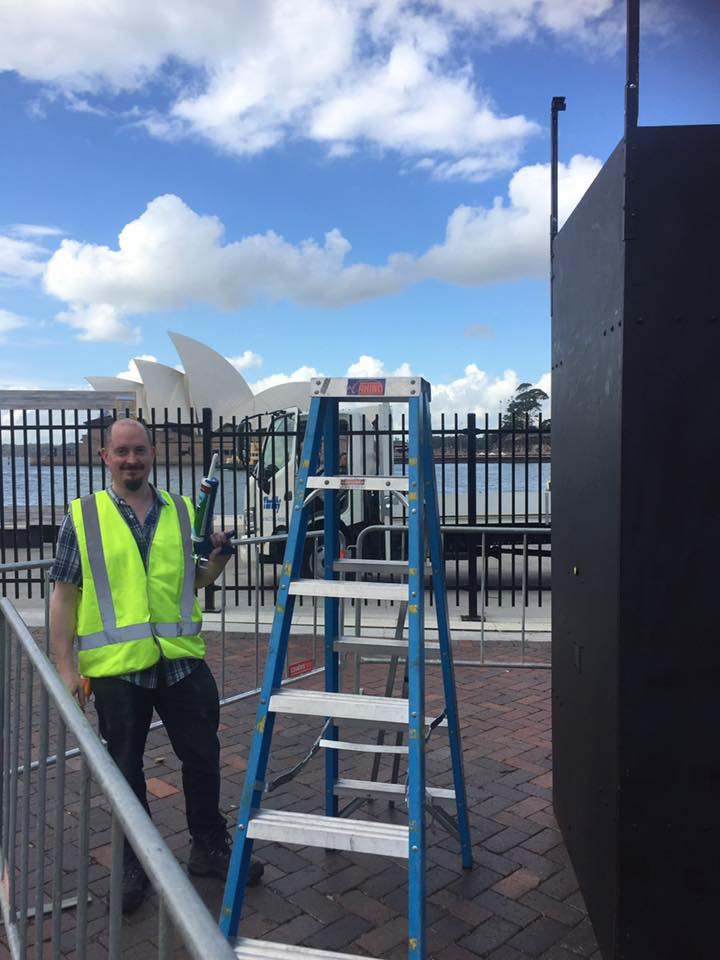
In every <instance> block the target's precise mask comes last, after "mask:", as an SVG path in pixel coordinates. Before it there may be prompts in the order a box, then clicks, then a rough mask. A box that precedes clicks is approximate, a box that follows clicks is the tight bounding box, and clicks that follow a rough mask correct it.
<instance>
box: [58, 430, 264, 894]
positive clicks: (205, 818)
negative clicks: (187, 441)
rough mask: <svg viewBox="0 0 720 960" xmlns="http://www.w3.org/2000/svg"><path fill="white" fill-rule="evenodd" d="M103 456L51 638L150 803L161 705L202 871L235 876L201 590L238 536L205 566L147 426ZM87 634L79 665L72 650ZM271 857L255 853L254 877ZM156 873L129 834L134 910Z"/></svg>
mask: <svg viewBox="0 0 720 960" xmlns="http://www.w3.org/2000/svg"><path fill="white" fill-rule="evenodd" d="M100 455H101V457H102V459H103V461H104V463H105V465H106V466H107V468H108V470H109V471H110V477H111V485H110V487H109V488H108V489H107V490H103V491H100V492H99V493H95V494H91V495H90V496H88V497H83V498H82V499H79V500H74V501H73V502H72V503H71V504H70V510H69V512H68V514H67V516H66V517H65V519H64V521H63V524H62V527H61V528H60V532H59V535H58V548H57V554H56V558H55V562H54V565H53V568H52V570H51V573H50V576H51V578H52V579H53V580H54V581H55V588H54V591H53V596H52V600H51V604H50V643H51V649H52V653H53V657H54V659H55V664H56V666H57V670H58V673H59V675H60V678H61V679H62V681H63V682H64V684H65V686H66V687H67V688H68V690H69V691H70V693H71V694H72V695H73V696H76V697H77V698H78V700H79V702H80V705H81V706H84V705H85V696H84V693H83V680H82V677H83V676H85V677H89V678H90V680H91V684H92V691H93V693H94V695H95V706H96V709H97V713H98V720H99V726H100V733H101V735H102V737H103V738H104V739H105V740H106V741H107V745H108V751H109V753H110V755H111V756H112V758H113V760H114V761H115V763H116V764H117V765H118V767H119V768H120V770H121V771H122V772H123V774H124V775H125V778H126V779H127V781H128V783H129V784H130V786H131V787H132V788H133V790H134V791H135V794H136V795H137V797H138V799H139V800H140V802H141V803H142V804H143V806H144V807H145V809H146V810H148V813H149V808H148V803H147V797H146V792H145V777H144V774H143V752H144V750H145V741H146V739H147V734H148V730H149V728H150V722H151V720H152V713H153V708H154V709H155V710H157V712H158V715H159V716H160V718H161V720H162V721H163V723H164V724H165V728H166V730H167V733H168V736H169V738H170V742H171V743H172V746H173V749H174V750H175V753H176V754H177V756H178V758H179V759H180V761H181V762H182V781H183V790H184V793H185V809H186V814H187V821H188V828H189V831H190V835H191V837H192V848H191V852H190V860H189V863H188V870H189V872H190V873H191V874H193V875H194V876H217V877H221V878H224V877H225V874H226V872H227V867H228V863H229V859H230V838H229V836H228V833H227V830H226V821H225V818H224V817H223V816H222V814H221V813H220V810H219V801H220V743H219V741H218V736H217V729H218V722H219V699H218V691H217V686H216V684H215V680H214V679H213V675H212V673H211V672H210V669H209V668H208V666H207V664H206V663H205V661H204V659H203V657H204V653H205V645H204V643H203V640H202V637H201V636H200V628H201V625H202V615H201V612H200V605H199V603H198V601H197V598H196V596H195V589H196V588H198V587H203V586H206V585H207V584H209V583H212V582H213V581H214V580H215V579H216V578H217V577H218V576H219V575H220V573H221V572H222V569H223V567H224V566H225V564H226V563H227V560H228V555H226V554H224V553H222V547H223V544H224V543H225V542H226V540H227V534H226V533H225V532H223V533H213V534H212V535H211V542H212V544H213V548H214V549H213V551H212V553H211V554H210V557H209V558H208V563H207V566H204V567H203V568H201V569H198V570H197V571H196V569H195V563H194V560H193V557H192V543H191V539H190V533H191V529H192V520H193V507H192V503H191V502H190V500H189V499H188V498H187V497H180V496H177V495H174V494H170V493H168V492H167V491H164V490H157V489H156V488H155V487H154V486H153V485H152V484H151V483H150V482H149V476H150V471H151V469H152V465H153V461H154V459H155V450H154V447H153V445H152V438H151V435H150V432H149V430H148V429H147V427H146V426H145V425H144V424H142V423H140V422H139V421H137V420H132V419H129V418H128V419H123V420H116V421H114V422H113V424H112V425H111V427H110V430H109V431H108V435H107V446H105V447H104V448H103V449H102V450H101V451H100ZM75 637H77V645H78V666H77V668H76V666H75V662H74V656H73V643H74V640H75ZM262 872H263V866H262V864H261V863H259V862H258V861H253V863H252V864H251V869H250V876H249V880H248V882H249V883H257V882H258V881H259V879H260V876H261V875H262ZM147 885H148V878H147V876H146V874H145V871H144V870H143V869H142V866H141V865H140V862H139V861H138V859H137V856H136V855H135V853H134V851H133V849H132V847H131V846H130V844H129V843H128V842H127V841H126V842H125V852H124V870H123V897H122V903H123V912H124V913H132V912H133V911H134V910H137V908H138V907H139V906H140V904H141V903H142V902H143V900H144V898H145V892H146V889H147Z"/></svg>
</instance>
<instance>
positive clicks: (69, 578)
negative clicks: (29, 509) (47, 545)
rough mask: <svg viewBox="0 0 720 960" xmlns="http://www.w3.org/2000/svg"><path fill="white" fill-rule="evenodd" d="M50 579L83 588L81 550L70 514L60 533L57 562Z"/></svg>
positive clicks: (56, 549)
mask: <svg viewBox="0 0 720 960" xmlns="http://www.w3.org/2000/svg"><path fill="white" fill-rule="evenodd" d="M50 579H51V580H54V581H57V580H59V581H60V582H61V583H74V584H75V586H76V587H81V586H82V564H81V561H80V548H79V547H78V542H77V534H76V533H75V526H74V524H73V521H72V517H71V516H70V514H69V513H67V514H65V519H64V520H63V522H62V525H61V526H60V530H59V532H58V538H57V546H56V548H55V560H54V563H53V565H52V567H51V568H50Z"/></svg>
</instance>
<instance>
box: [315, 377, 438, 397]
mask: <svg viewBox="0 0 720 960" xmlns="http://www.w3.org/2000/svg"><path fill="white" fill-rule="evenodd" d="M422 393H426V394H427V395H428V397H429V396H430V384H429V383H428V382H427V380H423V379H422V377H359V378H358V377H350V378H348V377H325V378H322V379H321V378H318V379H317V380H311V381H310V397H311V398H312V397H335V398H337V399H342V400H345V401H346V402H348V403H349V402H351V401H353V400H355V401H359V402H360V403H394V402H397V403H402V402H407V401H408V400H410V399H412V398H413V397H419V396H420V395H421V394H422Z"/></svg>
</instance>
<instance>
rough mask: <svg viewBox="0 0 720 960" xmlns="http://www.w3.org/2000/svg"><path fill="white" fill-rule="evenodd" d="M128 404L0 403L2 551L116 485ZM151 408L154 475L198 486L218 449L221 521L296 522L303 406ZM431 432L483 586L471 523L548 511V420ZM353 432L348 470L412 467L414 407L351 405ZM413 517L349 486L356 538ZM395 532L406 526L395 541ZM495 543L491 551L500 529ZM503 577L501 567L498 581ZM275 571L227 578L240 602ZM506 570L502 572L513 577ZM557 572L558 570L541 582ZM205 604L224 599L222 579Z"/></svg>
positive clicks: (192, 488)
mask: <svg viewBox="0 0 720 960" xmlns="http://www.w3.org/2000/svg"><path fill="white" fill-rule="evenodd" d="M92 400H93V394H92V393H90V392H88V404H90V403H91V402H92ZM127 412H128V411H126V410H107V409H106V410H97V409H93V408H91V407H88V408H87V409H83V410H77V409H75V410H30V411H28V410H17V409H8V410H1V409H0V437H1V438H2V458H1V459H2V470H1V471H0V564H3V565H7V564H9V563H18V562H20V561H31V560H42V559H44V558H46V557H49V556H52V553H53V548H54V543H55V540H56V537H57V531H58V528H59V525H60V523H61V521H62V518H63V516H64V514H65V512H66V510H67V507H68V504H69V503H70V501H71V500H73V499H74V498H76V497H79V496H83V495H84V494H86V493H89V492H92V491H94V490H98V489H102V488H104V487H105V486H106V485H107V483H108V481H109V477H108V474H107V471H106V468H105V465H104V464H103V462H102V460H101V459H100V457H99V451H100V449H101V448H102V447H103V446H104V445H105V441H106V438H107V431H108V426H109V424H110V423H111V421H112V419H113V418H114V417H117V416H123V415H125V414H126V413H127ZM139 414H140V416H142V414H143V412H142V411H139ZM144 419H145V422H146V423H147V424H148V427H149V429H150V431H151V433H152V436H153V438H154V442H155V447H156V461H155V465H154V468H153V474H152V480H153V482H154V483H156V484H157V485H159V486H161V487H167V488H169V489H172V490H173V491H174V492H178V493H184V494H186V495H188V496H190V497H192V498H193V499H194V498H195V497H196V495H197V490H198V484H199V481H200V479H201V476H202V473H203V469H204V468H206V467H207V466H208V464H209V462H210V459H211V457H212V454H213V453H215V452H217V453H218V454H219V455H220V462H221V464H222V466H223V469H222V471H221V473H220V493H219V497H218V503H217V524H218V525H219V526H220V527H221V528H223V529H231V528H233V527H234V528H236V529H237V530H238V532H239V533H243V534H247V533H248V529H249V523H250V521H251V520H252V519H254V523H255V525H254V528H253V529H252V532H253V533H254V534H257V535H260V536H269V535H272V534H274V533H276V532H282V531H283V530H287V529H288V525H289V511H290V506H291V502H290V501H291V493H288V491H289V490H290V491H291V489H292V476H291V474H292V467H293V464H294V462H295V458H296V457H297V456H298V454H299V449H300V446H301V444H302V439H303V433H304V421H303V419H302V418H299V419H298V418H297V417H291V416H289V415H287V414H280V415H278V416H275V418H273V417H271V416H269V415H265V416H261V417H254V418H251V419H245V420H242V421H237V420H235V419H232V420H222V419H220V420H219V421H217V420H215V419H214V418H213V414H212V411H211V410H209V409H205V410H203V411H202V415H201V416H200V417H197V416H195V414H194V413H193V412H192V411H191V412H190V416H185V417H183V416H182V414H181V411H180V410H177V411H171V410H167V409H164V410H161V411H156V410H150V411H149V413H147V415H146V416H145V417H144ZM432 438H433V441H432V442H433V449H434V456H435V469H436V474H437V483H438V502H439V508H440V513H441V522H442V523H443V525H445V526H447V527H453V528H454V529H453V531H452V532H451V533H449V534H448V536H446V548H447V550H448V551H449V554H450V557H451V558H452V557H454V558H455V562H456V567H455V569H456V571H458V572H459V571H460V569H461V566H462V567H463V569H464V565H465V563H467V569H468V577H469V582H470V585H471V586H472V587H473V588H477V586H478V584H479V576H478V572H477V563H478V555H479V545H478V539H477V536H474V535H472V534H471V533H470V530H469V529H468V528H472V527H475V526H508V527H519V526H537V525H538V524H544V523H549V520H550V511H551V501H550V493H549V481H550V460H549V458H550V449H551V447H550V430H549V425H548V424H546V423H542V422H541V423H540V424H539V425H537V424H535V423H533V422H532V421H531V419H530V418H529V417H524V418H515V419H512V418H511V419H509V420H508V418H507V417H505V418H502V417H500V416H498V417H497V418H491V417H489V416H488V415H485V416H484V417H477V416H476V415H475V414H468V415H467V416H464V417H463V416H460V415H459V414H454V415H452V416H446V415H442V416H440V417H439V418H435V419H434V423H433V430H432ZM341 446H342V447H343V448H344V450H345V460H346V463H345V464H344V469H347V470H348V472H349V473H359V474H364V473H383V472H394V473H399V474H403V473H405V472H406V471H407V449H408V425H407V422H406V418H405V415H403V416H400V417H394V418H393V416H392V415H391V414H388V415H387V416H386V417H384V418H379V417H375V418H372V417H370V416H364V415H359V416H355V417H352V418H349V417H348V418H346V419H344V420H343V422H342V424H341ZM405 521H406V517H405V514H404V510H403V509H402V507H401V506H399V505H398V503H397V502H396V501H395V500H394V499H392V498H391V499H389V500H387V501H386V500H384V499H383V498H382V497H381V496H380V495H379V494H377V493H362V494H360V493H355V492H354V493H352V494H350V495H349V497H348V501H347V504H346V508H345V510H344V512H343V524H344V527H345V533H346V540H347V542H348V544H353V543H355V542H356V540H357V536H358V534H359V533H360V532H361V530H362V529H364V528H365V527H367V526H368V525H370V524H376V523H382V524H399V525H402V524H403V523H405ZM394 543H395V538H393V540H392V544H391V545H394ZM369 546H370V544H368V545H366V550H367V548H368V547H369ZM375 549H376V552H377V553H378V555H382V554H380V551H384V544H383V543H381V542H379V543H378V544H376V546H375ZM487 555H488V556H490V557H492V556H493V545H492V544H491V543H488V551H487ZM508 556H512V553H509V554H508ZM263 559H264V560H265V561H267V563H264V564H263V566H267V565H270V566H272V567H273V576H272V578H271V584H270V585H271V586H272V588H273V589H272V590H271V596H270V597H269V598H268V602H269V603H272V602H273V595H274V589H275V586H276V584H277V570H276V569H275V565H276V563H277V561H278V560H279V557H278V555H277V552H275V553H273V552H272V551H268V552H267V553H266V554H264V556H263ZM492 579H493V574H492V570H491V569H490V570H489V571H488V577H487V578H486V583H487V584H490V583H491V582H492ZM266 580H267V578H266V577H265V576H264V575H263V576H262V577H261V578H260V582H259V584H258V582H257V578H256V570H255V568H254V565H252V564H246V565H243V564H241V563H240V562H235V563H234V564H233V566H232V567H231V568H230V569H229V570H228V581H227V587H228V592H229V593H230V594H231V595H232V596H233V597H234V599H235V601H236V602H239V601H240V598H241V595H242V594H243V593H245V594H246V596H247V598H248V599H249V598H250V596H251V595H252V592H253V591H254V589H255V587H256V586H259V588H260V593H261V595H262V596H263V602H264V594H265V589H266V586H267V583H266ZM505 582H507V580H506V581H504V582H503V581H502V580H501V583H500V589H501V591H502V590H504V589H505V587H504V583H505ZM0 585H2V587H4V588H5V592H6V593H10V594H12V595H13V596H14V598H15V599H20V598H21V597H28V598H33V597H34V596H35V595H37V594H39V595H40V596H42V595H44V592H45V587H44V583H43V578H42V576H41V575H39V574H38V573H37V571H36V570H34V569H32V568H28V567H26V568H25V569H24V570H23V572H22V573H19V572H17V571H6V572H4V573H3V574H2V577H1V579H0ZM548 586H549V584H548V583H547V581H546V583H545V584H544V587H543V589H547V587H548ZM456 600H457V594H456ZM207 605H208V606H212V591H210V592H209V593H208V595H207Z"/></svg>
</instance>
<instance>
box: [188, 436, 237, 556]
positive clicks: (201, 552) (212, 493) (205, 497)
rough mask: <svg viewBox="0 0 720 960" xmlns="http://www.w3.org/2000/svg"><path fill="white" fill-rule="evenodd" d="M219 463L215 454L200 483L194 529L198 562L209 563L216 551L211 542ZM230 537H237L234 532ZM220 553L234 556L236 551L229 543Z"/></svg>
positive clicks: (193, 534)
mask: <svg viewBox="0 0 720 960" xmlns="http://www.w3.org/2000/svg"><path fill="white" fill-rule="evenodd" d="M217 462H218V455H217V454H216V453H214V454H213V458H212V460H211V461H210V469H209V470H208V474H207V476H206V477H203V478H202V480H201V481H200V491H199V493H198V498H197V503H196V504H195V523H194V524H193V529H192V541H193V548H194V551H195V559H196V560H198V561H199V560H200V559H203V560H205V561H207V558H208V557H209V556H210V554H211V553H212V551H213V549H214V547H213V545H212V541H211V540H210V534H211V533H212V525H213V516H214V513H215V498H216V497H217V492H218V486H219V481H218V479H217V477H216V476H215V471H216V469H217ZM230 537H231V538H234V537H235V531H234V530H231V531H230ZM220 553H222V554H233V553H235V549H234V547H232V546H231V545H230V544H229V543H224V544H223V546H222V548H221V550H220Z"/></svg>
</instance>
